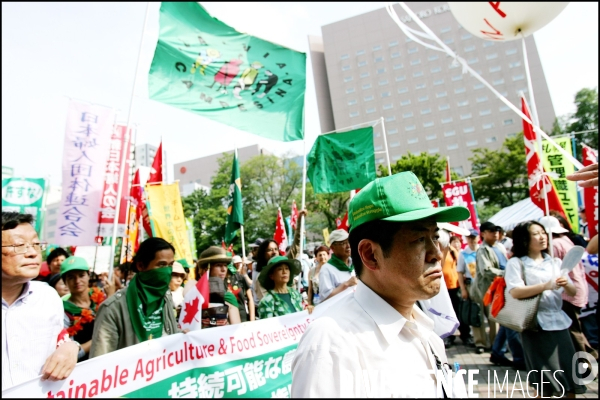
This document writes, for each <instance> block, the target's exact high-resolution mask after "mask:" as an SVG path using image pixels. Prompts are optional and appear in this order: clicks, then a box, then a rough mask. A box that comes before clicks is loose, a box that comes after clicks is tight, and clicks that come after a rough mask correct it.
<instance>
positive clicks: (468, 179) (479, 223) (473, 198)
mask: <svg viewBox="0 0 600 400" xmlns="http://www.w3.org/2000/svg"><path fill="white" fill-rule="evenodd" d="M467 183H468V184H469V190H470V191H471V200H473V209H474V210H475V219H476V220H477V224H478V225H481V221H480V220H479V213H478V212H477V201H476V200H475V192H474V191H473V185H472V184H471V178H467Z"/></svg>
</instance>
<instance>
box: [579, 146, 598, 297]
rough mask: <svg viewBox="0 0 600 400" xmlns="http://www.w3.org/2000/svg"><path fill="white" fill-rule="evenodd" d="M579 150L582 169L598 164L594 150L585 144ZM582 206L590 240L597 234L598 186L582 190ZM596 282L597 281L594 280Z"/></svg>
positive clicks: (596, 153)
mask: <svg viewBox="0 0 600 400" xmlns="http://www.w3.org/2000/svg"><path fill="white" fill-rule="evenodd" d="M581 149H582V152H581V154H582V156H583V166H584V167H587V166H589V165H592V164H595V163H597V162H598V151H597V150H594V149H592V148H591V147H589V146H586V145H585V144H584V145H583V146H582V147H581ZM583 204H584V206H585V217H586V219H587V224H588V235H589V237H590V238H593V237H594V236H596V235H597V234H598V186H592V187H587V188H585V189H583ZM596 282H598V281H597V280H596ZM596 291H597V290H596Z"/></svg>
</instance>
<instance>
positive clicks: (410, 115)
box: [402, 111, 414, 118]
mask: <svg viewBox="0 0 600 400" xmlns="http://www.w3.org/2000/svg"><path fill="white" fill-rule="evenodd" d="M413 115H414V114H413V112H412V111H409V112H405V113H404V114H402V118H410V117H412V116H413Z"/></svg>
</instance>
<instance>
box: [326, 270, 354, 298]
mask: <svg viewBox="0 0 600 400" xmlns="http://www.w3.org/2000/svg"><path fill="white" fill-rule="evenodd" d="M352 276H356V273H355V272H354V271H352V272H348V271H340V270H339V269H337V268H336V267H334V266H333V265H331V264H329V263H325V264H323V266H322V267H321V272H319V300H320V301H323V300H325V299H326V298H328V297H329V295H331V292H333V289H335V288H336V287H338V286H340V285H341V284H342V283H344V282H346V281H347V280H348V279H350V277H352Z"/></svg>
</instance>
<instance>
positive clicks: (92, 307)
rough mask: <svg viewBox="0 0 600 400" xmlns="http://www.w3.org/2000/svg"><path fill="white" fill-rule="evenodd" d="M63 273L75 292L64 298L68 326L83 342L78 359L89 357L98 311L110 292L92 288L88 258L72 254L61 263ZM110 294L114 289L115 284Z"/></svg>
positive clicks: (68, 285)
mask: <svg viewBox="0 0 600 400" xmlns="http://www.w3.org/2000/svg"><path fill="white" fill-rule="evenodd" d="M60 276H61V278H62V280H63V281H64V282H65V284H66V285H67V287H68V288H69V291H70V292H71V296H69V298H68V299H66V300H63V307H64V309H65V319H64V322H65V329H66V330H67V332H68V334H69V336H70V337H71V339H73V340H75V341H76V342H77V343H79V344H80V345H81V348H80V350H79V354H78V355H77V362H81V361H85V360H87V359H88V358H89V353H90V349H91V348H92V335H93V333H94V324H95V320H96V313H97V311H98V308H99V307H100V304H102V302H103V301H104V300H105V299H106V297H107V295H106V294H104V292H103V291H102V290H101V289H99V288H97V287H92V288H90V266H89V265H88V263H87V261H86V260H85V259H84V258H81V257H76V256H71V257H68V258H67V259H66V260H65V261H63V263H62V264H61V266H60ZM111 288H112V290H110V289H109V292H108V293H109V295H112V294H113V293H114V286H111Z"/></svg>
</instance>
